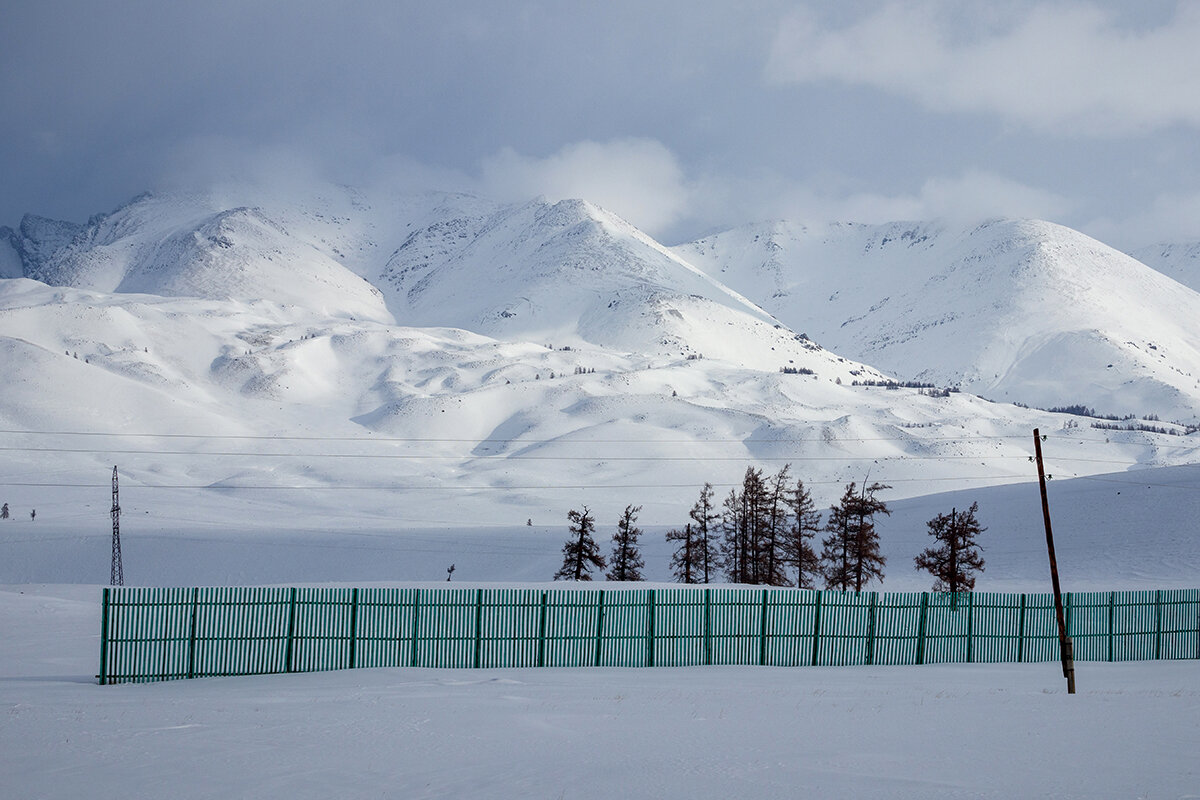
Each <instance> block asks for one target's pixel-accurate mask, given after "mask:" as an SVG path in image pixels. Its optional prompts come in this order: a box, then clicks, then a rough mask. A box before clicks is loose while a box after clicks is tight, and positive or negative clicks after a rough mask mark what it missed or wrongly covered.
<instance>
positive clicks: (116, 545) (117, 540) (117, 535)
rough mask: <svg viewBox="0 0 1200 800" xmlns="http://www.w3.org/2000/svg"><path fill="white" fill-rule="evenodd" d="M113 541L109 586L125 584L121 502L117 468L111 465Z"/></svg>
mask: <svg viewBox="0 0 1200 800" xmlns="http://www.w3.org/2000/svg"><path fill="white" fill-rule="evenodd" d="M112 521H113V542H112V571H111V572H110V574H109V578H108V582H109V585H110V586H124V585H125V570H124V568H123V567H122V566H121V502H120V499H119V498H118V495H117V468H116V467H115V466H114V467H113V504H112Z"/></svg>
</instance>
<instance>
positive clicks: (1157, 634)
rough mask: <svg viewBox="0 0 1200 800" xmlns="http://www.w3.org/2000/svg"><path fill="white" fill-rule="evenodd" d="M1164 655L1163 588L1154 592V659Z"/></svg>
mask: <svg viewBox="0 0 1200 800" xmlns="http://www.w3.org/2000/svg"><path fill="white" fill-rule="evenodd" d="M1161 656H1162V590H1161V589H1159V590H1156V591H1155V592H1154V660H1155V661H1158V660H1159V658H1160V657H1161Z"/></svg>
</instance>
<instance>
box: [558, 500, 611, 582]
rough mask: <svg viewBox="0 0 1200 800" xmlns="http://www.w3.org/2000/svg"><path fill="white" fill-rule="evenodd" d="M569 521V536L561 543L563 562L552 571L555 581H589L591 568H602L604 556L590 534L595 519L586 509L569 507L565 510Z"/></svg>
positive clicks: (585, 507)
mask: <svg viewBox="0 0 1200 800" xmlns="http://www.w3.org/2000/svg"><path fill="white" fill-rule="evenodd" d="M567 519H568V520H569V521H570V523H571V525H570V528H569V530H570V532H571V536H570V538H569V539H567V542H566V544H564V545H563V549H562V552H563V563H562V566H561V567H559V569H558V572H556V573H554V580H556V581H562V580H565V581H590V580H591V579H592V576H591V571H592V568H593V567H595V568H596V569H604V556H602V555H600V548H599V547H597V546H596V540H595V539H594V538H593V537H592V534H593V533H595V531H596V520H595V518H594V517H593V516H592V514H591V512H590V511H589V510H588V507H587V506H584V507H583V511H582V512H580V511H576V510H575V509H571V510H570V511H568V512H567Z"/></svg>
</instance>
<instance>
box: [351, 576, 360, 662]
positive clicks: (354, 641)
mask: <svg viewBox="0 0 1200 800" xmlns="http://www.w3.org/2000/svg"><path fill="white" fill-rule="evenodd" d="M357 650H358V589H351V590H350V669H354V664H355V656H357V655H358V653H357V652H356V651H357Z"/></svg>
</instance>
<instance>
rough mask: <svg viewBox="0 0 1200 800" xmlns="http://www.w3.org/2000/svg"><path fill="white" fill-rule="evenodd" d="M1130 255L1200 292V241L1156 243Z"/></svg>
mask: <svg viewBox="0 0 1200 800" xmlns="http://www.w3.org/2000/svg"><path fill="white" fill-rule="evenodd" d="M1130 255H1132V256H1133V257H1134V258H1136V259H1137V260H1138V261H1141V262H1142V263H1143V264H1146V265H1148V266H1150V267H1153V268H1154V269H1156V270H1158V271H1159V272H1161V273H1162V274H1164V275H1166V276H1167V277H1169V278H1172V279H1173V280H1176V281H1178V282H1179V283H1182V284H1183V285H1184V286H1187V287H1188V288H1190V289H1195V290H1196V291H1198V292H1200V242H1178V243H1167V244H1156V245H1152V246H1150V247H1143V248H1141V249H1140V250H1135V251H1133V252H1132V253H1130Z"/></svg>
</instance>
